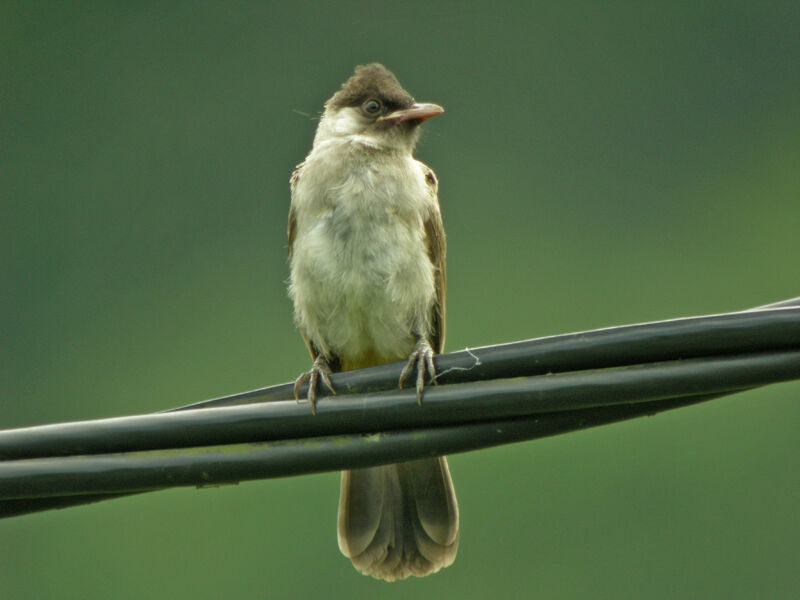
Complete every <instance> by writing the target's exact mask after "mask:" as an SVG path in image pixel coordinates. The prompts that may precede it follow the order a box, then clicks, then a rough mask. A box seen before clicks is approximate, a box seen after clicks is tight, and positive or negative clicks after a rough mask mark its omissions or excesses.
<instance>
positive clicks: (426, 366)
mask: <svg viewBox="0 0 800 600" xmlns="http://www.w3.org/2000/svg"><path fill="white" fill-rule="evenodd" d="M433 355H434V352H433V348H431V345H430V343H429V342H428V340H426V339H425V338H420V339H419V340H418V341H417V345H416V346H414V351H413V352H412V353H411V354H410V355H409V357H408V362H406V366H405V367H403V371H402V372H401V373H400V381H399V383H398V387H400V388H402V387H403V382H404V381H405V380H406V377H408V375H409V373H411V371H412V370H413V369H414V367H416V369H417V404H420V405H421V404H422V390H423V388H424V387H425V373H426V372H427V373H428V375H429V376H430V378H431V381H432V382H433V383H434V385H435V384H436V367H435V366H434V364H433Z"/></svg>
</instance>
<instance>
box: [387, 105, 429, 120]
mask: <svg viewBox="0 0 800 600" xmlns="http://www.w3.org/2000/svg"><path fill="white" fill-rule="evenodd" d="M443 112H444V109H443V108H442V107H441V106H439V105H438V104H412V105H411V107H410V108H404V109H402V110H396V111H394V112H390V113H389V114H388V115H383V116H382V117H379V118H378V121H381V122H387V121H388V122H389V123H402V122H403V121H419V122H420V123H421V122H422V121H425V120H427V119H430V118H431V117H435V116H436V115H440V114H442V113H443Z"/></svg>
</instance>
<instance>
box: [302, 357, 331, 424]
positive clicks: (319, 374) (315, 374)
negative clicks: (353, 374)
mask: <svg viewBox="0 0 800 600" xmlns="http://www.w3.org/2000/svg"><path fill="white" fill-rule="evenodd" d="M320 379H322V381H323V383H325V385H326V386H327V388H328V389H329V390H330V391H331V393H332V394H336V390H334V389H333V384H332V383H331V368H330V366H329V365H328V361H326V360H325V359H324V358H323V357H322V355H320V356H317V358H315V359H314V364H313V365H311V369H309V370H308V371H306V372H305V373H301V374H300V377H298V378H297V379H295V380H294V399H295V400H297V401H298V402H299V401H300V400H299V398H298V397H297V396H298V392H299V391H300V386H301V385H303V384H304V383H305V382H306V381H307V382H308V396H307V398H308V402H309V403H310V404H311V414H312V415H315V414H317V384H318V383H319V380H320Z"/></svg>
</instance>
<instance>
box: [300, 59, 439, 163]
mask: <svg viewBox="0 0 800 600" xmlns="http://www.w3.org/2000/svg"><path fill="white" fill-rule="evenodd" d="M443 112H444V109H443V108H442V107H441V106H439V105H437V104H423V103H417V102H415V101H414V98H413V97H412V96H411V94H409V93H408V92H407V91H405V90H404V89H403V87H402V86H401V85H400V82H398V81H397V78H396V77H395V76H394V75H393V74H392V72H391V71H389V69H387V68H386V67H384V66H383V65H381V64H379V63H371V64H368V65H363V66H360V67H356V70H355V73H354V74H353V75H352V76H351V77H350V79H348V80H347V81H345V82H344V84H342V88H341V89H340V90H339V91H338V92H336V93H335V94H334V95H333V97H332V98H331V99H330V100H328V101H327V102H326V103H325V112H324V114H323V115H322V120H321V121H320V124H319V127H318V129H317V136H316V138H315V140H314V143H315V145H316V144H318V143H321V142H326V141H329V140H332V139H341V140H350V141H353V142H356V143H360V144H362V145H364V146H367V147H371V148H374V149H377V150H389V151H392V150H395V151H400V152H403V151H408V152H410V151H412V150H413V149H414V146H415V144H416V143H417V139H418V138H419V125H420V123H422V122H423V121H425V120H426V119H430V118H431V117H435V116H436V115H440V114H442V113H443Z"/></svg>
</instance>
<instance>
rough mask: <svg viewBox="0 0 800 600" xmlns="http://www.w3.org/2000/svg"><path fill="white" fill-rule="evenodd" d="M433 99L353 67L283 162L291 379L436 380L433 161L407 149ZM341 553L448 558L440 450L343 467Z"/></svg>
mask: <svg viewBox="0 0 800 600" xmlns="http://www.w3.org/2000/svg"><path fill="white" fill-rule="evenodd" d="M443 112H444V109H443V108H442V107H441V106H439V105H437V104H432V103H418V102H416V101H415V100H414V98H413V97H412V96H411V94H409V93H408V92H407V91H406V90H405V89H404V88H403V87H402V86H401V85H400V83H399V81H398V80H397V78H396V77H395V75H394V74H393V73H392V72H391V71H390V70H389V69H387V68H386V67H385V66H383V65H382V64H380V63H370V64H366V65H362V66H358V67H356V69H355V71H354V73H353V74H352V76H350V77H349V78H348V79H347V80H346V81H345V82H344V83H343V84H342V86H341V88H340V89H339V90H338V91H336V93H334V95H333V96H332V97H331V98H330V99H329V100H328V101H327V102H326V103H325V106H324V111H323V113H322V117H321V119H320V121H319V124H318V126H317V130H316V134H315V136H314V141H313V145H312V148H311V151H310V152H309V154H308V156H306V158H305V160H303V162H302V163H300V164H299V165H298V166H297V168H296V169H295V170H294V172H293V174H292V176H291V180H290V188H291V205H290V209H289V223H288V249H289V271H290V276H289V296H290V297H291V300H292V303H293V305H294V315H295V322H296V325H297V328H298V329H299V331H300V334H301V336H302V337H303V340H304V341H305V343H306V345H307V346H308V349H309V351H310V353H311V357H312V360H313V364H312V367H311V369H310V370H309V371H307V372H304V373H302V374H301V375H300V376H299V377H298V378H297V380H296V383H295V398H297V396H298V390H299V389H300V386H301V385H302V384H303V383H305V382H308V392H307V399H308V401H309V402H310V405H311V411H312V412H313V413H316V401H317V389H318V386H319V385H323V384H324V385H325V386H326V387H327V388H328V389H329V390H330V391H331V392H332V393H334V394H335V389H334V386H333V385H332V383H331V379H330V376H331V374H332V373H335V372H339V371H347V370H352V369H359V368H363V367H369V366H374V365H379V364H384V363H389V362H395V361H406V364H405V367H404V368H403V370H402V373H401V375H400V379H399V382H398V384H399V386H400V387H402V385H403V382H404V381H405V380H406V378H407V377H408V376H409V375H410V374H411V373H412V372H414V370H416V394H417V402H418V403H421V401H422V394H423V389H424V386H425V377H426V376H427V377H428V378H429V379H430V380H431V381H433V382H434V383H436V381H435V377H436V368H435V363H434V355H435V354H437V353H440V352H442V350H443V348H444V336H445V290H446V273H445V252H446V243H445V232H444V225H443V222H442V214H441V210H440V206H439V200H438V188H439V183H438V180H437V178H436V175H435V174H434V172H433V170H432V169H431V168H430V167H428V166H426V165H425V164H423V163H422V162H420V161H418V160H416V159H415V158H414V156H413V152H414V148H415V146H416V144H417V141H418V140H419V135H420V125H421V124H422V123H423V122H424V121H427V120H428V119H430V118H432V117H435V116H437V115H440V114H442V113H443ZM337 529H338V541H339V549H340V550H341V552H342V553H343V554H344V555H345V556H347V557H349V558H350V560H351V561H352V563H353V565H354V567H355V568H356V570H358V571H360V572H361V573H363V574H364V575H370V576H372V577H375V578H376V579H383V580H386V581H394V580H398V579H405V578H407V577H409V576H412V575H413V576H418V577H422V576H425V575H429V574H431V573H435V572H437V571H439V570H440V569H442V568H443V567H447V566H449V565H451V564H452V563H453V561H454V560H455V556H456V552H457V549H458V539H459V515H458V503H457V500H456V495H455V489H454V487H453V481H452V478H451V476H450V470H449V467H448V464H447V459H446V457H432V458H424V459H419V460H414V461H410V462H404V463H400V464H392V465H383V466H378V467H370V468H364V469H354V470H349V471H343V472H342V476H341V487H340V497H339V512H338V528H337Z"/></svg>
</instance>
